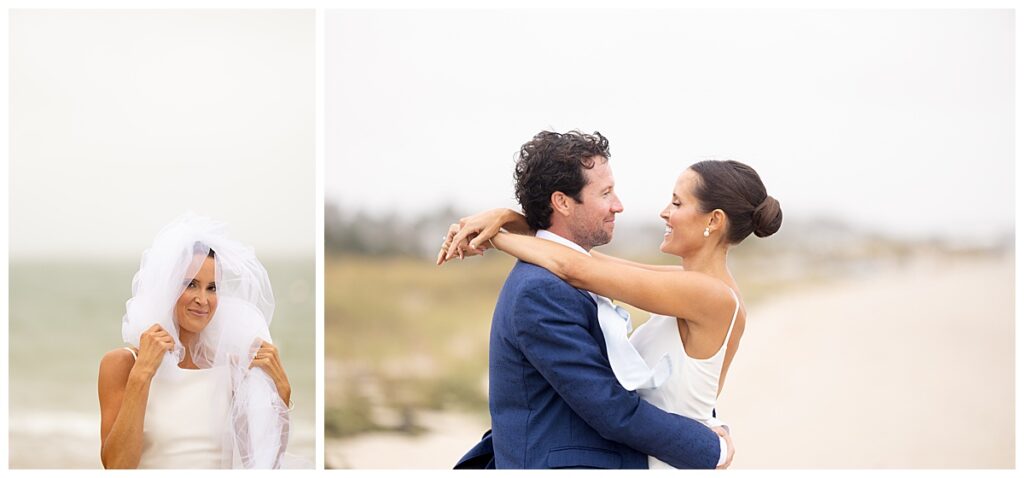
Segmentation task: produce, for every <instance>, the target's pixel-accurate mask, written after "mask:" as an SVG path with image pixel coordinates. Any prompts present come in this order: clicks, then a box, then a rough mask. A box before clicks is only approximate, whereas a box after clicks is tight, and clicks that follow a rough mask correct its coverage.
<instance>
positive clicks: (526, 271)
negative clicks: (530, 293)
mask: <svg viewBox="0 0 1024 478" xmlns="http://www.w3.org/2000/svg"><path fill="white" fill-rule="evenodd" d="M508 278H509V280H510V281H515V282H518V283H521V284H531V285H532V284H537V285H547V286H552V287H567V288H570V289H571V288H572V286H571V285H569V283H568V282H566V281H564V280H562V279H560V278H559V277H558V276H556V275H554V274H552V273H551V271H549V270H547V269H545V268H543V267H540V266H537V265H534V264H530V263H529V262H523V261H516V265H515V267H513V268H512V271H511V272H509V274H508Z"/></svg>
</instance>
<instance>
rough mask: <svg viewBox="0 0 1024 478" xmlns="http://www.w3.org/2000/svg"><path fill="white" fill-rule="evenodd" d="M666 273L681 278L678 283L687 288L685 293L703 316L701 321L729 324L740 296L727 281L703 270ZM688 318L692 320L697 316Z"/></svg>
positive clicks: (700, 315) (697, 312)
mask: <svg viewBox="0 0 1024 478" xmlns="http://www.w3.org/2000/svg"><path fill="white" fill-rule="evenodd" d="M666 274H670V275H672V276H673V277H676V278H680V279H681V280H680V282H678V283H677V285H678V286H679V287H680V288H685V289H686V290H687V292H688V294H685V295H687V296H689V297H688V300H689V301H691V303H692V305H693V306H695V308H696V310H695V311H694V312H696V314H695V315H696V316H698V317H700V318H701V320H700V321H701V322H705V323H714V324H717V323H721V322H724V323H726V324H728V323H729V321H730V320H731V319H732V316H733V312H735V311H736V305H737V301H738V297H737V296H735V295H733V294H734V292H733V290H732V288H731V287H729V285H728V284H726V283H725V281H723V280H721V279H719V278H716V277H712V276H710V275H708V274H705V273H703V272H693V271H674V272H666ZM688 318H689V319H691V320H692V319H694V318H697V317H693V316H691V317H688Z"/></svg>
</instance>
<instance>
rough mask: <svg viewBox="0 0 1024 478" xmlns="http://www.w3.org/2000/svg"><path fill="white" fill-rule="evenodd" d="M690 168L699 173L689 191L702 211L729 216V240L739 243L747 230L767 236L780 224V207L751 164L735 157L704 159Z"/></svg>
mask: <svg viewBox="0 0 1024 478" xmlns="http://www.w3.org/2000/svg"><path fill="white" fill-rule="evenodd" d="M690 169H692V170H693V171H694V172H695V173H697V176H699V177H700V179H699V180H698V181H697V187H696V190H695V191H694V192H693V194H694V196H696V197H697V200H698V201H699V202H700V208H701V210H702V212H704V213H708V212H711V211H714V210H715V209H721V210H722V211H724V212H725V215H726V216H727V217H728V218H729V231H728V234H727V236H726V239H728V241H729V243H730V244H739V243H740V242H741V241H742V240H743V239H746V237H747V236H749V235H750V233H751V232H753V233H754V235H756V236H757V237H767V236H770V235H772V234H775V232H776V231H778V230H779V227H781V226H782V207H781V206H780V205H779V201H778V200H777V199H775V198H773V197H771V196H769V195H768V192H767V191H766V190H765V187H764V183H763V182H761V176H759V175H758V174H757V171H754V168H751V167H750V166H747V165H746V164H743V163H741V162H739V161H718V160H708V161H701V162H699V163H696V164H694V165H692V166H690Z"/></svg>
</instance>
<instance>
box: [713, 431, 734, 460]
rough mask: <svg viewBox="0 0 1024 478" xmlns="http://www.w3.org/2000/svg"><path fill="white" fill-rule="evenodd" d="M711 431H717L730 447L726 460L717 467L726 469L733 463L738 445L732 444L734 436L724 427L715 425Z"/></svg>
mask: <svg viewBox="0 0 1024 478" xmlns="http://www.w3.org/2000/svg"><path fill="white" fill-rule="evenodd" d="M711 431H713V432H715V433H716V434H717V435H718V436H720V437H722V438H724V439H725V443H726V445H727V446H728V448H729V449H728V451H726V453H728V455H726V458H725V462H723V463H722V464H721V465H718V467H717V469H719V470H724V469H726V468H729V465H732V457H733V455H735V454H736V447H735V446H733V444H732V436H730V435H729V431H728V430H726V429H725V428H723V427H714V428H712V429H711Z"/></svg>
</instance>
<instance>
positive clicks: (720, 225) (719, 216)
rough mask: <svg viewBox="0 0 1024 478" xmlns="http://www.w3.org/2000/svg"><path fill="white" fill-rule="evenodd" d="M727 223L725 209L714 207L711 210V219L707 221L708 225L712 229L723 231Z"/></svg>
mask: <svg viewBox="0 0 1024 478" xmlns="http://www.w3.org/2000/svg"><path fill="white" fill-rule="evenodd" d="M727 225H728V216H726V215H725V211H723V210H721V209H715V210H714V211H711V221H710V222H709V223H708V227H709V228H711V230H712V231H719V232H725V228H726V226H727Z"/></svg>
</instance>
